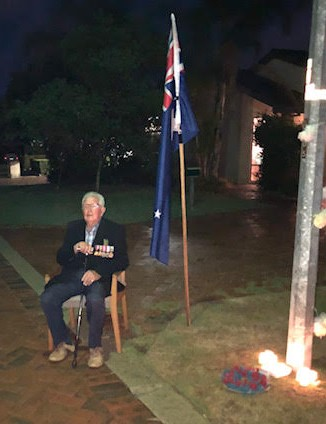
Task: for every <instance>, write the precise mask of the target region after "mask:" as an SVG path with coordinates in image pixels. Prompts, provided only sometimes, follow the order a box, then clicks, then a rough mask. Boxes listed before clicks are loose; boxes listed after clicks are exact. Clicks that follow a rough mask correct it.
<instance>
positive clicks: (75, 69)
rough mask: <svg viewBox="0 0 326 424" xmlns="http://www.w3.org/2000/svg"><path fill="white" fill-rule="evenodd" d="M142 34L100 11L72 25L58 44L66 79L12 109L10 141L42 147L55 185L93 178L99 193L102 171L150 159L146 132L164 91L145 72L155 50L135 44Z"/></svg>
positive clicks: (38, 90) (54, 82) (150, 74)
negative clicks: (26, 141)
mask: <svg viewBox="0 0 326 424" xmlns="http://www.w3.org/2000/svg"><path fill="white" fill-rule="evenodd" d="M145 33H146V32H145V31H142V33H141V34H139V33H137V31H136V29H135V28H134V27H133V25H131V23H130V22H127V21H123V20H121V19H113V17H112V16H104V15H102V14H99V15H97V16H96V18H95V19H94V20H92V21H91V23H89V24H87V25H80V26H77V27H76V28H75V29H73V30H71V31H70V32H69V33H68V34H67V35H66V37H65V38H64V40H63V41H62V42H61V43H60V45H59V46H60V49H61V54H60V57H61V58H62V60H63V63H64V67H65V78H54V79H52V80H51V81H50V82H48V83H46V84H44V85H42V86H41V87H39V88H38V89H37V90H36V91H35V92H34V93H33V94H32V95H31V96H30V98H28V99H27V100H25V101H22V100H19V101H16V102H15V105H14V107H12V108H11V111H10V113H9V115H8V116H9V118H10V122H11V123H15V124H14V125H11V126H12V127H13V128H15V131H16V134H14V136H15V137H16V136H19V137H21V138H25V139H29V140H33V139H35V138H37V139H39V140H42V141H44V142H45V143H46V145H47V148H48V155H49V158H50V160H51V167H52V179H53V177H54V176H56V178H57V179H58V183H59V184H60V182H61V178H62V177H63V178H65V179H66V178H68V179H71V178H73V179H76V178H75V177H76V175H77V174H78V177H79V181H81V180H83V179H85V178H89V176H90V175H92V176H93V178H96V189H98V188H99V184H100V178H101V172H102V168H103V167H104V166H110V167H117V166H119V165H120V164H121V163H122V162H123V161H124V160H127V159H128V158H129V157H130V156H131V155H132V156H137V158H138V161H140V162H141V161H142V160H144V158H146V157H148V155H147V149H144V145H145V143H146V142H147V143H149V140H146V136H145V134H144V127H145V123H146V120H147V117H148V116H149V115H150V114H151V113H152V112H153V110H158V109H159V107H160V102H161V97H162V94H161V91H160V95H158V93H157V90H156V86H155V83H156V82H157V80H155V79H153V75H152V73H151V72H150V69H151V62H153V63H155V61H156V55H157V53H155V54H154V51H153V49H152V48H147V49H146V48H144V47H143V46H144V40H142V42H140V38H142V37H144V36H145ZM151 58H152V59H153V60H151ZM147 138H148V137H147ZM72 164H73V165H75V166H71V165H72ZM80 168H83V169H84V170H85V172H83V173H82V175H80V174H79V173H78V172H76V170H77V169H80ZM139 170H141V168H140V169H139Z"/></svg>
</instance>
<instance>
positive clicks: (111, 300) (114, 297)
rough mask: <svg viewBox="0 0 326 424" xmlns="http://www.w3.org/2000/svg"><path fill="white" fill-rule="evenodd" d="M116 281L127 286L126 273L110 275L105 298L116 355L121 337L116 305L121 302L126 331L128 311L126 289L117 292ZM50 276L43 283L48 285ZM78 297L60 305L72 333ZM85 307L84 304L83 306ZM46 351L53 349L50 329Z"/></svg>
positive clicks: (74, 325) (119, 351) (119, 350)
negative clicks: (66, 311)
mask: <svg viewBox="0 0 326 424" xmlns="http://www.w3.org/2000/svg"><path fill="white" fill-rule="evenodd" d="M118 279H119V282H120V283H122V284H123V285H124V286H127V283H126V272H125V271H121V272H120V273H116V274H113V275H112V284H111V296H107V297H106V298H105V308H106V309H107V310H109V312H110V314H111V320H112V327H113V333H114V339H115V345H116V349H117V352H118V353H121V336H120V325H119V315H118V303H119V302H121V310H122V319H123V326H124V329H125V330H128V311H127V299H126V289H125V290H123V291H121V292H118ZM49 280H50V276H49V275H48V274H46V275H45V283H48V281H49ZM79 303H80V296H79V295H78V296H73V297H71V298H70V299H68V300H66V302H64V304H63V305H62V307H63V308H65V309H68V310H69V326H70V328H71V329H72V330H73V331H76V316H75V309H78V308H79ZM84 307H85V304H84ZM48 349H49V351H50V352H52V350H53V349H54V345H53V338H52V334H51V331H50V329H49V328H48Z"/></svg>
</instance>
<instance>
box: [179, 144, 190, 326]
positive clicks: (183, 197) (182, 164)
mask: <svg viewBox="0 0 326 424" xmlns="http://www.w3.org/2000/svg"><path fill="white" fill-rule="evenodd" d="M179 160H180V186H181V210H182V240H183V272H184V290H185V304H186V320H187V325H188V326H190V324H191V318H190V300H189V274H188V241H187V208H186V184H185V159H184V145H183V143H179Z"/></svg>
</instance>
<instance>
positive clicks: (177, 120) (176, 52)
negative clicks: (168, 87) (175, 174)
mask: <svg viewBox="0 0 326 424" xmlns="http://www.w3.org/2000/svg"><path fill="white" fill-rule="evenodd" d="M171 22H172V36H173V73H174V81H175V104H176V110H175V117H174V131H176V132H177V133H178V137H179V161H180V188H181V210H182V241H183V243H182V245H183V273H184V291H185V306H186V320H187V325H188V326H189V325H190V324H191V319H190V300H189V273H188V241H187V207H186V194H185V193H186V189H185V187H186V184H185V158H184V145H183V142H182V130H181V108H180V98H179V95H180V46H179V39H178V32H177V25H176V22H175V16H174V14H173V13H172V14H171Z"/></svg>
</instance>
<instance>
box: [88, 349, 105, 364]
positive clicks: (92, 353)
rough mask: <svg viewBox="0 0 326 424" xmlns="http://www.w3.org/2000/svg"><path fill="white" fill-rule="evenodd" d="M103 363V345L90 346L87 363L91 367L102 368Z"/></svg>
mask: <svg viewBox="0 0 326 424" xmlns="http://www.w3.org/2000/svg"><path fill="white" fill-rule="evenodd" d="M103 364H104V358H103V349H102V348H101V347H95V348H90V349H89V359H88V363H87V365H88V366H89V367H90V368H100V367H101V366H102V365H103Z"/></svg>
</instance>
